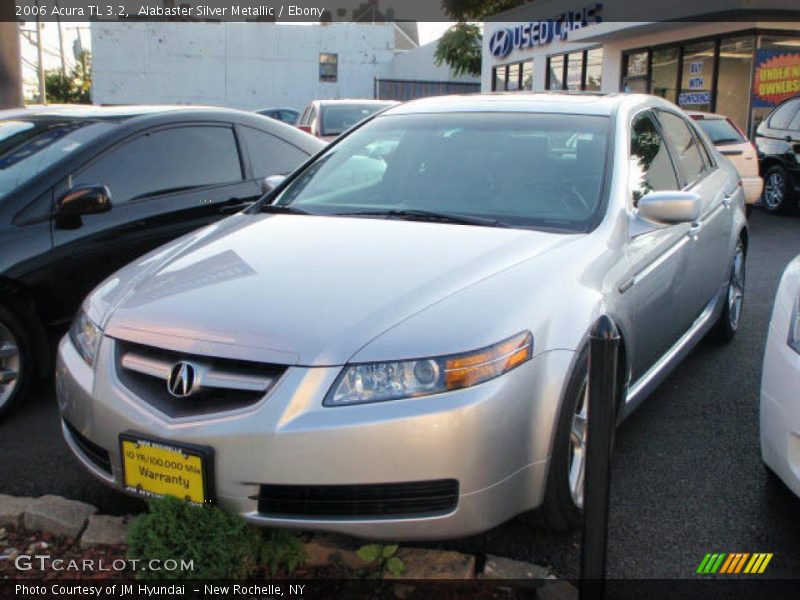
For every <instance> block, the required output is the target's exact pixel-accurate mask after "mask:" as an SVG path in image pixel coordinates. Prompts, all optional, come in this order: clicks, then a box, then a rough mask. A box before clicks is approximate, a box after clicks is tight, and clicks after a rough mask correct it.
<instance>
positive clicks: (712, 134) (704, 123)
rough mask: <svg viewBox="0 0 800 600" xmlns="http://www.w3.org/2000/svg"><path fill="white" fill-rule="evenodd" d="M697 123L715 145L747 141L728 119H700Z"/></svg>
mask: <svg viewBox="0 0 800 600" xmlns="http://www.w3.org/2000/svg"><path fill="white" fill-rule="evenodd" d="M695 123H697V125H699V126H700V129H702V130H703V131H705V132H706V135H707V136H708V137H709V138H710V139H711V142H712V143H713V144H714V145H715V146H724V145H725V144H741V143H742V142H745V141H747V140H745V139H744V137H742V134H741V133H739V130H737V129H736V127H734V126H733V125H732V124H731V122H730V121H728V120H727V119H698V120H697V121H695Z"/></svg>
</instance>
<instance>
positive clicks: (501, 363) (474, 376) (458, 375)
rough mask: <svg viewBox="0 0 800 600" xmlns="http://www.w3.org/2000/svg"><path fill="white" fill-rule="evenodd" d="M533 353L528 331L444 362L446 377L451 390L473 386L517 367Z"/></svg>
mask: <svg viewBox="0 0 800 600" xmlns="http://www.w3.org/2000/svg"><path fill="white" fill-rule="evenodd" d="M532 354H533V337H532V336H531V333H530V332H529V331H526V332H524V333H520V334H518V335H515V336H514V337H512V338H509V339H507V340H504V341H502V342H500V343H499V344H495V345H494V346H490V347H489V348H486V349H484V350H479V351H478V352H475V353H472V354H465V355H463V356H458V357H455V358H450V359H447V360H446V361H445V366H444V380H445V387H446V388H447V389H448V390H457V389H460V388H465V387H470V386H472V385H476V384H478V383H481V382H483V381H487V380H488V379H492V378H494V377H497V376H498V375H502V374H503V373H506V372H508V371H510V370H511V369H513V368H515V367H518V366H519V365H521V364H522V363H524V362H525V361H526V360H528V359H530V357H531V355H532Z"/></svg>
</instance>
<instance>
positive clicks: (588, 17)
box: [489, 2, 603, 58]
mask: <svg viewBox="0 0 800 600" xmlns="http://www.w3.org/2000/svg"><path fill="white" fill-rule="evenodd" d="M602 9H603V4H602V3H601V2H595V3H593V4H589V5H587V6H584V7H583V8H580V9H578V10H570V11H567V12H563V13H561V14H560V15H557V16H555V17H553V18H552V19H547V20H546V21H534V22H531V23H524V24H522V25H517V26H516V27H504V28H502V29H498V30H497V31H495V32H494V33H493V34H492V37H491V38H489V51H490V52H491V53H492V55H493V56H495V57H497V58H505V57H506V56H508V55H509V54H511V51H512V50H524V49H525V48H533V47H535V46H544V45H546V44H549V43H550V42H552V41H553V40H555V39H559V40H562V41H563V40H566V39H567V37H568V36H569V32H570V31H575V30H577V29H582V28H584V27H587V26H589V25H595V24H597V23H600V22H602V20H603V19H602V18H601V16H600V12H601V10H602Z"/></svg>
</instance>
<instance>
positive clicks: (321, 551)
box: [303, 535, 367, 569]
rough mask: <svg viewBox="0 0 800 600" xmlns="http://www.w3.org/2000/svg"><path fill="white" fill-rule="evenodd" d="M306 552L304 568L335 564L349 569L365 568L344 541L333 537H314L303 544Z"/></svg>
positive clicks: (363, 563) (362, 562) (364, 564)
mask: <svg viewBox="0 0 800 600" xmlns="http://www.w3.org/2000/svg"><path fill="white" fill-rule="evenodd" d="M303 548H304V550H305V551H306V562H305V563H304V564H303V566H304V567H324V566H328V565H332V564H335V563H337V562H338V563H339V564H342V565H344V566H346V567H349V568H351V569H363V568H364V567H366V566H367V563H365V562H364V561H363V560H361V558H360V557H359V556H358V554H356V551H355V550H353V549H352V548H351V547H350V545H349V544H347V543H346V541H345V540H343V539H341V538H337V537H336V536H333V535H316V536H314V537H312V538H311V540H309V541H308V542H306V543H305V544H303Z"/></svg>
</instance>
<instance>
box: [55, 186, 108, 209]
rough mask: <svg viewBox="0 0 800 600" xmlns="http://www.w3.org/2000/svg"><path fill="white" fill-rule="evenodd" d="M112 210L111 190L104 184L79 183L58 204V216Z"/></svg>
mask: <svg viewBox="0 0 800 600" xmlns="http://www.w3.org/2000/svg"><path fill="white" fill-rule="evenodd" d="M109 210H111V192H109V191H108V188H107V187H106V186H104V185H79V186H77V187H74V188H72V189H71V190H70V191H68V192H67V193H66V194H65V195H64V196H63V197H62V198H61V200H59V201H58V204H56V216H58V217H80V216H82V215H96V214H98V213H104V212H108V211H109Z"/></svg>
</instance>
